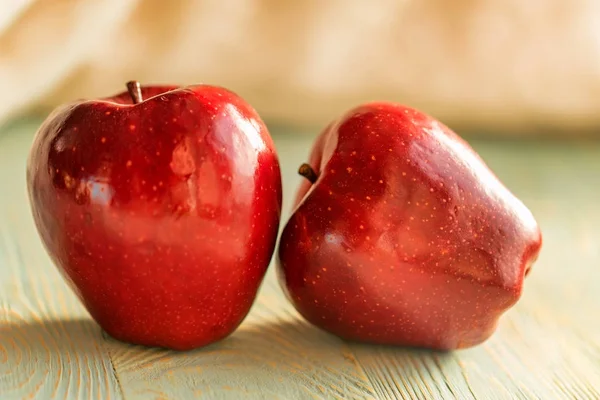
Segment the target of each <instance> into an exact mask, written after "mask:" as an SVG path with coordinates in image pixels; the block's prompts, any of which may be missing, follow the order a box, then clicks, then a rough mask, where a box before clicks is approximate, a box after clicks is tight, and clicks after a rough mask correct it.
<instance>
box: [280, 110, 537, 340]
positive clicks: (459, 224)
mask: <svg viewBox="0 0 600 400" xmlns="http://www.w3.org/2000/svg"><path fill="white" fill-rule="evenodd" d="M300 172H301V174H302V175H304V176H305V177H307V178H308V179H307V180H306V181H305V182H304V183H303V184H302V186H301V188H300V190H299V193H298V198H297V202H296V204H297V206H296V208H295V210H294V212H293V215H292V216H291V218H290V220H289V222H288V223H287V225H286V226H285V229H284V231H283V234H282V237H281V239H280V245H279V250H278V258H279V260H278V265H279V274H280V280H281V283H282V286H283V287H284V289H285V291H286V292H287V295H288V297H289V299H290V300H291V301H292V303H293V304H294V306H295V307H296V308H297V310H298V311H299V312H300V313H301V314H302V315H303V316H304V317H305V318H306V319H307V320H308V321H310V322H312V323H313V324H314V325H316V326H318V327H321V328H322V329H324V330H327V331H329V332H331V333H333V334H336V335H338V336H340V337H342V338H346V339H351V340H358V341H364V342H371V343H384V344H393V345H405V346H415V347H426V348H433V349H456V348H463V347H469V346H473V345H476V344H478V343H481V342H482V341H484V340H485V339H487V338H488V337H489V336H490V335H491V334H492V333H493V331H494V329H495V326H496V323H497V321H498V318H499V317H500V316H501V315H502V314H503V313H504V312H505V311H506V310H507V309H508V308H510V307H511V306H512V305H514V304H515V303H516V302H517V300H518V299H519V297H520V295H521V289H522V285H523V278H524V276H525V275H526V274H527V272H528V271H529V268H530V267H531V265H532V264H533V262H534V261H535V260H536V258H537V256H538V253H539V251H540V247H541V241H542V239H541V233H540V230H539V228H538V225H537V223H536V221H535V219H534V217H533V216H532V214H531V212H530V211H529V210H528V209H527V208H526V207H525V206H524V205H523V204H522V203H521V201H519V200H518V199H517V198H516V197H515V196H514V195H512V194H511V193H510V192H509V191H508V190H507V189H506V187H504V186H503V185H502V183H500V181H499V180H498V179H497V178H496V177H495V176H494V174H493V173H492V172H491V171H490V170H489V169H488V167H487V166H486V165H485V164H484V162H483V161H482V160H481V159H480V158H479V157H478V156H477V155H476V153H475V152H474V150H473V149H472V148H471V147H469V145H468V144H467V143H466V142H465V141H463V140H462V139H461V138H460V137H458V136H457V135H456V134H454V133H453V132H452V131H450V129H448V128H447V127H446V126H444V125H442V124H441V123H440V122H438V121H436V120H435V119H433V118H431V117H429V116H427V115H425V114H423V113H421V112H419V111H417V110H414V109H411V108H408V107H403V106H401V105H395V104H388V103H373V104H366V105H363V106H361V107H358V108H355V109H353V110H351V111H349V112H348V113H347V114H345V115H344V116H343V117H341V118H340V119H339V120H337V121H335V122H334V123H332V124H331V125H330V126H329V127H328V128H327V129H325V131H324V132H323V133H322V134H321V135H320V136H319V138H318V139H317V141H316V143H315V145H314V148H313V150H312V154H311V156H310V163H309V164H307V165H303V166H302V167H301V170H300Z"/></svg>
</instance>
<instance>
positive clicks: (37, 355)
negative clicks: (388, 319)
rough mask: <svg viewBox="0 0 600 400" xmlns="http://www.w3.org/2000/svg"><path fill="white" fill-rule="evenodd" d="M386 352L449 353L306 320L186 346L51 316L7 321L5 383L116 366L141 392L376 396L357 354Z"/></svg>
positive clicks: (0, 330)
mask: <svg viewBox="0 0 600 400" xmlns="http://www.w3.org/2000/svg"><path fill="white" fill-rule="evenodd" d="M382 352H385V354H386V356H388V357H389V356H391V357H395V358H396V359H397V360H402V359H407V358H406V357H411V356H429V355H430V354H432V353H435V354H437V356H436V357H444V356H445V353H441V352H440V353H438V352H431V351H428V350H422V349H406V348H396V347H390V346H376V345H364V344H359V343H350V342H346V341H343V340H341V339H339V338H337V337H335V336H333V335H330V334H328V333H326V332H323V331H321V330H319V329H317V328H315V327H313V326H312V325H310V324H308V323H307V322H305V321H303V320H299V319H292V320H263V321H259V322H254V323H248V324H243V325H242V326H241V327H240V328H239V329H238V330H237V331H236V332H235V333H234V334H233V335H231V336H230V337H228V338H226V339H224V340H222V341H220V342H218V343H214V344H212V345H210V346H207V347H204V348H200V349H196V350H192V351H187V352H178V351H171V350H166V349H157V348H146V347H142V346H135V345H130V344H126V343H122V342H119V341H117V340H115V339H113V338H111V337H109V336H108V335H107V334H105V333H104V332H103V331H102V330H101V329H100V327H99V326H98V325H97V324H96V323H95V322H94V321H92V320H91V319H89V318H82V319H73V320H50V321H39V322H25V323H9V324H6V325H3V326H0V385H1V383H2V379H3V378H2V377H5V376H8V375H11V376H12V377H11V379H12V380H13V381H14V382H23V385H26V384H30V385H31V384H34V383H35V382H38V381H39V380H40V379H41V377H45V379H46V380H47V384H48V385H50V386H54V385H55V384H56V380H57V379H59V378H60V379H64V377H65V376H71V375H72V376H75V377H78V376H79V374H80V371H81V369H82V368H86V369H87V368H89V369H90V371H95V372H93V373H92V375H93V374H94V373H95V374H96V376H98V377H100V379H103V380H104V381H106V380H108V379H109V378H110V377H103V376H102V374H110V373H111V372H110V371H112V369H114V371H116V374H117V375H118V377H117V378H118V379H117V380H118V382H119V384H120V385H121V390H124V391H130V392H131V393H137V394H140V395H144V394H146V395H150V394H151V393H152V391H153V390H157V388H160V391H161V392H164V393H169V392H170V391H171V392H170V393H171V394H173V395H176V396H178V397H185V396H197V395H198V393H204V394H209V393H210V394H211V395H215V396H225V397H229V396H231V397H232V398H235V397H236V396H237V397H240V396H242V397H244V398H255V397H256V398H276V397H279V396H282V394H284V395H285V396H284V397H285V398H306V397H315V396H316V397H325V398H331V397H338V398H365V397H366V398H369V397H373V396H374V393H372V389H371V387H372V385H371V384H370V383H369V382H368V377H367V375H366V374H365V370H364V367H363V366H362V365H361V363H359V361H358V359H357V358H356V354H359V357H366V358H369V357H372V356H374V357H377V356H378V354H381V353H382ZM103 364H104V365H103ZM69 369H70V371H67V370H69ZM67 372H68V374H67ZM98 374H100V375H98ZM61 376H62V378H61ZM37 378H40V379H37ZM53 379H54V382H52V380H53ZM110 379H112V378H110ZM27 382H29V383H27ZM42 383H44V382H42ZM48 390H50V389H48ZM42 392H44V390H43V387H42ZM186 398H187V397H186Z"/></svg>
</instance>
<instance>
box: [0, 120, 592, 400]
mask: <svg viewBox="0 0 600 400" xmlns="http://www.w3.org/2000/svg"><path fill="white" fill-rule="evenodd" d="M39 123H40V121H39V120H35V119H32V120H27V121H20V122H18V123H12V124H10V125H7V126H5V127H4V128H2V129H1V131H0V399H3V400H7V399H21V398H39V399H54V398H56V399H65V398H69V399H71V398H72V399H187V398H215V399H239V398H251V399H254V398H255V399H305V398H306V399H312V398H328V399H329V398H332V399H334V398H339V399H373V398H374V399H401V398H402V399H404V398H406V399H413V398H414V399H434V398H448V399H452V398H458V399H472V398H477V399H488V398H489V399H494V398H498V399H504V398H506V399H508V398H518V399H544V400H546V399H560V398H565V399H568V398H574V399H600V228H599V227H600V206H599V204H600V142H598V143H594V142H587V143H561V142H543V141H537V142H536V141H531V140H530V141H526V142H514V141H489V140H488V141H483V140H477V141H473V142H472V143H473V145H474V147H475V148H476V149H477V150H478V151H479V152H480V154H481V155H482V156H483V158H484V159H485V160H486V161H487V162H488V164H489V165H490V166H491V167H492V169H493V170H494V171H495V172H496V173H497V175H498V176H499V177H500V179H501V180H503V181H504V182H505V184H506V185H507V186H508V187H509V188H510V189H511V190H512V191H513V192H514V193H515V194H517V196H519V197H520V198H521V199H522V200H523V201H524V202H525V203H526V204H527V205H528V206H529V207H530V208H531V210H532V211H533V213H534V214H535V215H536V217H537V219H538V221H539V222H540V224H541V226H542V230H543V233H544V248H543V250H542V254H541V256H540V259H539V260H538V262H537V264H536V265H535V269H534V271H533V272H532V274H530V276H529V277H528V278H527V280H526V285H525V290H524V295H523V297H522V298H521V300H520V302H519V303H518V304H517V305H516V306H515V307H514V308H513V309H511V310H510V311H509V312H508V313H507V314H505V316H504V317H503V318H502V319H501V322H500V325H499V327H498V330H497V332H496V333H495V334H494V336H493V337H492V338H491V339H489V340H488V341H487V342H485V343H484V344H482V345H480V346H478V347H475V348H472V349H468V350H461V351H457V352H451V353H436V352H430V351H426V350H414V349H405V348H394V347H379V346H369V345H359V344H352V343H346V342H343V341H341V340H339V339H337V338H336V337H333V336H330V335H328V334H326V333H324V332H321V331H319V330H317V329H316V328H313V327H311V326H310V325H308V324H307V323H306V322H304V321H303V320H302V319H301V318H300V317H299V316H298V314H297V313H296V312H295V311H294V310H293V308H292V307H291V306H290V304H289V303H288V302H287V301H286V300H285V299H284V297H283V295H282V292H281V290H280V288H279V286H278V283H277V280H276V279H275V274H274V268H273V266H271V268H270V269H269V272H268V274H267V278H266V279H265V282H264V284H263V286H262V289H261V291H260V295H259V296H258V299H257V301H256V303H255V305H254V307H253V309H252V311H251V313H250V315H249V316H248V318H247V319H246V320H245V322H244V323H243V324H242V326H241V327H240V328H239V329H238V330H237V331H236V332H235V333H234V334H233V335H232V336H231V337H229V338H228V339H226V340H224V341H222V342H220V343H217V344H214V345H212V346H209V347H206V348H204V349H199V350H195V351H190V352H185V353H178V352H173V351H168V350H161V349H147V348H142V347H138V346H131V345H126V344H123V343H120V342H117V341H115V340H113V339H111V338H110V337H107V336H106V334H104V333H103V332H102V331H101V330H100V328H99V327H98V326H97V325H96V324H95V323H94V322H93V321H92V320H91V319H90V317H89V316H88V314H87V313H86V311H85V310H84V309H83V307H82V306H81V305H80V303H79V301H78V300H77V299H76V297H75V296H74V295H73V293H72V292H71V291H70V290H69V289H68V287H67V286H66V284H65V283H64V282H63V280H62V278H61V277H60V276H59V274H58V272H57V271H56V269H55V268H54V266H53V265H52V264H51V262H50V260H49V258H48V256H47V255H46V253H45V252H44V250H43V248H42V245H41V243H40V240H39V239H38V236H37V233H36V231H35V228H34V226H33V221H32V218H31V215H30V211H29V206H28V201H27V197H26V191H25V159H26V155H27V152H28V149H29V145H30V143H31V140H32V137H33V134H34V132H35V130H36V129H37V126H38V125H39ZM274 138H275V141H276V145H277V148H278V151H279V154H280V159H281V161H282V169H283V183H284V192H285V199H286V201H285V202H284V220H285V215H287V214H288V212H289V210H290V198H291V194H292V193H293V192H294V191H295V188H296V186H297V184H298V183H299V179H300V178H299V177H297V176H296V174H295V170H296V167H297V166H298V165H299V164H300V163H301V162H302V161H303V160H304V158H305V157H306V154H307V152H308V149H309V146H310V143H311V141H312V139H313V136H311V135H306V134H304V135H302V134H297V133H295V134H294V133H291V132H283V131H281V132H279V133H278V132H275V134H274Z"/></svg>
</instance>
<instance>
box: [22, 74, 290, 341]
mask: <svg viewBox="0 0 600 400" xmlns="http://www.w3.org/2000/svg"><path fill="white" fill-rule="evenodd" d="M27 186H28V191H29V197H30V202H31V208H32V212H33V216H34V220H35V223H36V226H37V229H38V232H39V234H40V236H41V239H42V241H43V244H44V245H45V248H46V250H47V251H48V253H49V254H50V256H51V258H52V260H53V261H54V263H55V264H56V265H57V267H58V268H59V270H60V271H61V272H62V274H63V276H64V277H65V278H66V279H67V281H68V282H69V283H70V285H71V287H72V288H73V289H74V291H75V292H76V293H77V295H78V296H79V298H80V299H81V300H82V302H83V304H84V305H85V307H86V308H87V310H88V311H89V312H90V314H91V315H92V317H93V318H94V319H95V320H96V321H97V322H98V323H99V324H100V326H101V327H102V328H103V329H104V330H105V331H106V332H107V333H109V334H110V335H112V336H113V337H115V338H117V339H120V340H123V341H126V342H131V343H136V344H142V345H147V346H160V347H167V348H172V349H178V350H185V349H191V348H195V347H199V346H203V345H206V344H209V343H212V342H214V341H217V340H219V339H221V338H223V337H225V336H227V335H229V334H230V333H231V332H232V331H233V330H234V329H235V328H236V327H237V326H238V325H239V324H240V323H241V321H242V320H243V319H244V317H245V316H246V314H247V313H248V310H249V309H250V306H251V305H252V303H253V300H254V299H255V296H256V293H257V290H258V288H259V286H260V284H261V282H262V279H263V277H264V274H265V271H266V269H267V266H268V264H269V260H270V258H271V256H272V253H273V250H274V247H275V242H276V237H277V230H278V225H279V218H280V211H281V177H280V169H279V163H278V160H277V156H276V153H275V149H274V147H273V143H272V141H271V138H270V136H269V133H268V132H267V128H266V127H265V125H264V124H263V122H262V121H261V119H260V118H259V116H258V114H257V113H256V112H255V111H254V110H253V109H252V107H250V106H249V105H248V104H247V103H246V102H245V101H244V100H243V99H241V98H240V97H238V96H237V95H235V94H234V93H232V92H230V91H228V90H225V89H223V88H219V87H213V86H207V85H199V86H189V87H181V88H178V87H142V88H140V86H139V84H137V83H135V82H133V83H131V82H130V84H129V91H128V92H125V93H122V94H119V95H117V96H115V97H112V98H107V99H100V100H92V101H80V102H76V103H73V104H69V105H66V106H63V107H60V108H59V109H57V110H55V111H54V112H53V113H52V114H51V115H50V116H49V117H48V119H47V120H46V121H45V122H44V124H43V125H42V126H41V128H40V129H39V131H38V133H37V135H36V137H35V140H34V143H33V145H32V148H31V153H30V156H29V160H28V165H27Z"/></svg>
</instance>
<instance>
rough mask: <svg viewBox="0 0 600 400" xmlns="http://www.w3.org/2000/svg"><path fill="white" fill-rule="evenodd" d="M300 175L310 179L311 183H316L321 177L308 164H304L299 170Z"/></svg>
mask: <svg viewBox="0 0 600 400" xmlns="http://www.w3.org/2000/svg"><path fill="white" fill-rule="evenodd" d="M298 173H299V174H300V175H302V176H303V177H305V178H306V179H308V181H309V182H310V183H315V182H316V181H317V178H318V177H319V176H318V175H317V173H316V172H315V170H314V169H313V168H312V167H311V166H310V165H309V164H307V163H304V164H302V165H301V166H300V168H298Z"/></svg>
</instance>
